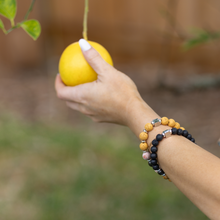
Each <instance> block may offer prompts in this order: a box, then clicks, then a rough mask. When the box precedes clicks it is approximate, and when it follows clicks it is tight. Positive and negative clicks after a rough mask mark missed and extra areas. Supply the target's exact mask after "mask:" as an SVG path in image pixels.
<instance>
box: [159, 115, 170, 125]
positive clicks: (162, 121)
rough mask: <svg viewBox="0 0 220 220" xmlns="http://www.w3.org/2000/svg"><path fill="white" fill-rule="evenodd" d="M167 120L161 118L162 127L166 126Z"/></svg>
mask: <svg viewBox="0 0 220 220" xmlns="http://www.w3.org/2000/svg"><path fill="white" fill-rule="evenodd" d="M168 122H169V119H168V118H167V117H163V118H161V124H162V125H168Z"/></svg>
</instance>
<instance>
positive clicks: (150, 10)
mask: <svg viewBox="0 0 220 220" xmlns="http://www.w3.org/2000/svg"><path fill="white" fill-rule="evenodd" d="M30 3H31V1H30V0H22V1H19V0H18V1H17V4H18V12H17V16H16V22H19V21H21V20H22V19H23V17H24V16H25V14H26V12H27V10H28V8H29V6H30ZM83 12H84V1H82V0H81V1H79V0H62V1H58V0H47V1H36V3H35V6H34V9H33V11H32V13H31V14H30V18H35V19H38V20H39V21H40V23H41V26H42V33H41V36H40V37H39V39H38V40H37V41H36V42H35V41H33V40H32V39H31V38H30V37H29V36H28V35H27V34H26V33H25V32H24V31H23V30H22V29H16V30H14V31H12V32H11V33H10V34H8V35H7V36H5V35H4V34H3V32H1V31H0V79H1V87H0V110H1V111H0V131H1V132H0V151H1V152H0V186H1V187H0V214H1V219H2V220H6V219H7V220H12V219H13V220H14V219H15V218H19V219H23V220H26V219H28V220H35V219H37V220H38V219H40V220H50V219H53V220H54V219H56V220H64V219H65V220H68V219H76V220H83V219H96V220H98V219H106V220H108V219H113V218H114V219H131V220H133V219H139V220H141V219H149V220H154V219H157V220H158V219H163V220H164V219H169V220H172V219H178V220H181V219H193V220H195V219H208V218H207V217H205V216H204V215H203V214H202V213H201V212H200V211H199V210H198V209H197V208H196V207H195V206H194V205H193V204H192V203H191V202H190V201H188V199H187V198H185V196H184V195H183V194H182V193H181V192H179V191H178V189H177V188H176V187H175V186H174V185H173V184H172V183H169V182H166V181H163V180H162V179H161V178H160V177H158V176H157V175H156V174H155V173H154V172H152V170H151V169H150V168H149V167H148V165H147V164H146V162H144V161H143V160H142V158H141V152H140V151H139V149H138V145H139V141H138V139H137V138H136V137H135V136H134V135H133V134H132V133H131V132H130V131H129V130H128V129H127V128H125V127H121V126H116V125H110V124H95V123H93V122H92V121H91V120H90V119H88V118H86V117H85V116H83V115H81V114H80V113H77V112H74V111H71V110H70V109H68V108H67V107H66V105H65V103H64V102H62V101H60V100H58V99H57V97H56V93H55V90H54V79H55V76H56V74H57V72H58V62H59V57H60V55H61V53H62V51H63V50H64V49H65V48H66V47H67V46H68V45H69V44H71V43H73V42H75V41H78V40H79V39H80V38H82V22H83ZM1 19H2V21H3V22H4V24H5V26H6V28H7V29H8V28H9V27H10V23H9V22H8V20H7V19H4V18H3V17H2V16H1ZM201 30H204V31H207V32H208V33H217V32H219V31H220V2H219V1H218V0H210V1H205V0H193V1H192V0H184V1H180V0H163V1H160V0H155V1H149V0H136V1H132V0H120V1H116V0H108V1H101V0H92V1H90V11H89V21H88V38H89V40H92V41H96V42H99V43H100V44H102V45H103V46H104V47H105V48H106V49H107V50H108V51H109V53H110V54H111V56H112V58H113V61H114V65H115V67H116V68H117V69H119V70H120V71H122V72H124V73H125V74H127V75H128V76H130V77H131V78H132V80H134V82H135V83H136V84H137V86H138V89H139V91H140V93H141V95H142V97H143V98H144V100H145V101H146V102H147V103H148V104H149V105H150V106H151V107H152V108H153V109H155V110H156V112H157V113H158V114H159V115H161V116H167V117H169V118H174V119H176V120H177V121H178V122H180V123H181V124H183V125H184V127H186V128H187V129H188V130H189V131H190V132H191V133H192V134H193V136H194V137H195V139H196V142H197V143H198V144H199V145H200V146H202V147H204V148H205V149H206V150H208V151H210V152H211V153H214V154H215V155H216V156H218V157H219V156H220V150H219V147H218V144H217V141H218V139H219V137H220V123H219V121H220V114H219V113H220V89H219V88H220V62H219V58H220V39H219V40H217V39H216V40H209V41H208V42H206V43H200V44H198V45H196V44H197V42H202V41H203V40H201V39H200V41H199V40H198V38H196V36H198V35H199V34H201ZM193 38H195V40H194V41H193V42H194V43H193V44H192V45H196V46H195V47H192V48H190V49H189V50H185V49H184V47H183V45H184V43H186V42H187V41H188V40H190V39H193ZM206 38H207V37H205V40H207V39H206ZM202 39H203V38H202ZM191 43H192V41H191Z"/></svg>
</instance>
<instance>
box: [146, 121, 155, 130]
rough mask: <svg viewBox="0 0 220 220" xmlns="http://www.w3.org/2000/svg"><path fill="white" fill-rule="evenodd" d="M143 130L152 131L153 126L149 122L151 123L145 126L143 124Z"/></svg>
mask: <svg viewBox="0 0 220 220" xmlns="http://www.w3.org/2000/svg"><path fill="white" fill-rule="evenodd" d="M144 128H145V130H146V131H152V130H153V128H154V126H153V125H152V124H151V123H147V124H146V125H145V126H144Z"/></svg>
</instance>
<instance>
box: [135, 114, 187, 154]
mask: <svg viewBox="0 0 220 220" xmlns="http://www.w3.org/2000/svg"><path fill="white" fill-rule="evenodd" d="M160 125H168V126H170V127H172V128H176V129H179V128H181V129H182V130H185V128H183V127H180V124H179V123H178V122H176V121H175V120H174V119H168V118H167V117H162V118H161V119H158V118H156V119H154V120H153V121H152V122H151V123H147V124H146V125H145V126H144V130H143V132H141V133H140V135H139V138H140V140H141V143H140V146H139V147H140V149H141V150H142V151H147V149H148V144H147V139H148V133H149V132H150V131H152V130H153V128H154V127H158V126H160Z"/></svg>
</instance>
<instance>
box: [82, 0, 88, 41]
mask: <svg viewBox="0 0 220 220" xmlns="http://www.w3.org/2000/svg"><path fill="white" fill-rule="evenodd" d="M88 12H89V0H85V11H84V20H83V38H84V39H85V40H88V36H87V30H88V28H87V25H88V22H87V21H88Z"/></svg>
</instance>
